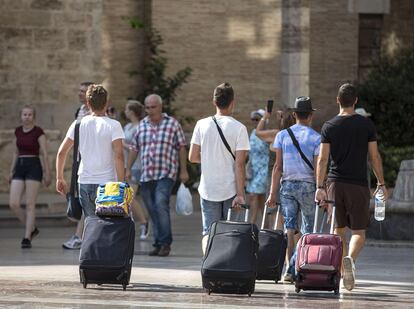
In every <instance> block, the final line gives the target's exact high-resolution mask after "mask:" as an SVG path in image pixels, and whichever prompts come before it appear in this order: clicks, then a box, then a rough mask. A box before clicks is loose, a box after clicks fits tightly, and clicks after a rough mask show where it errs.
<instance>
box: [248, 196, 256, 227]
mask: <svg viewBox="0 0 414 309" xmlns="http://www.w3.org/2000/svg"><path fill="white" fill-rule="evenodd" d="M249 201H250V202H249V204H250V223H256V219H257V204H258V201H257V194H254V193H251V194H249Z"/></svg>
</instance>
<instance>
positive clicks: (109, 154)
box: [66, 115, 124, 184]
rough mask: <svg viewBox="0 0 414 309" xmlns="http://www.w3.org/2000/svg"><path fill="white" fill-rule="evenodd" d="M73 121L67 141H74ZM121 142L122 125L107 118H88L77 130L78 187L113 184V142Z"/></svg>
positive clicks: (114, 175)
mask: <svg viewBox="0 0 414 309" xmlns="http://www.w3.org/2000/svg"><path fill="white" fill-rule="evenodd" d="M75 125H76V121H74V122H73V123H72V124H71V126H70V127H69V130H68V132H67V133H66V137H68V138H70V139H71V140H74V135H75ZM120 138H122V139H123V138H124V131H123V130H122V126H121V124H120V123H119V122H118V121H116V120H114V119H111V118H108V117H106V116H105V117H98V116H92V115H88V116H85V117H83V118H82V121H81V124H80V126H79V152H80V154H81V162H80V165H79V171H78V175H79V179H78V182H79V183H81V184H101V183H105V182H108V181H116V180H117V176H116V170H115V160H114V153H113V149H112V142H113V141H114V140H117V139H120Z"/></svg>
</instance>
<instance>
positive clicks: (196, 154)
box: [188, 144, 201, 163]
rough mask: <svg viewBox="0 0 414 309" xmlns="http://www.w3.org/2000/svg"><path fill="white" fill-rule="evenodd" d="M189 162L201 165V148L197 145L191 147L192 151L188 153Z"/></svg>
mask: <svg viewBox="0 0 414 309" xmlns="http://www.w3.org/2000/svg"><path fill="white" fill-rule="evenodd" d="M188 160H189V161H190V162H191V163H201V147H200V145H197V144H191V145H190V151H189V152H188Z"/></svg>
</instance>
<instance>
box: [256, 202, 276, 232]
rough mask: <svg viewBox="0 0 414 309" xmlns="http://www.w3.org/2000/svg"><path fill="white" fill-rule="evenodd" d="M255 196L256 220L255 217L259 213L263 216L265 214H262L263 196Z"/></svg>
mask: <svg viewBox="0 0 414 309" xmlns="http://www.w3.org/2000/svg"><path fill="white" fill-rule="evenodd" d="M256 196H257V207H256V218H257V215H258V214H259V213H261V214H262V215H263V216H265V215H266V214H265V213H264V203H265V195H264V194H257V195H256ZM272 228H273V227H272Z"/></svg>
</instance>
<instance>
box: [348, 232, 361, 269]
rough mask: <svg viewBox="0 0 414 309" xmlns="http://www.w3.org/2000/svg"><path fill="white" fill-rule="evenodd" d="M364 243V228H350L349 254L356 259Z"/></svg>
mask: <svg viewBox="0 0 414 309" xmlns="http://www.w3.org/2000/svg"><path fill="white" fill-rule="evenodd" d="M364 245H365V230H352V236H351V240H350V241H349V255H350V256H351V257H352V259H353V260H354V261H356V259H357V257H358V255H359V253H360V252H361V250H362V248H363V247H364Z"/></svg>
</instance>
